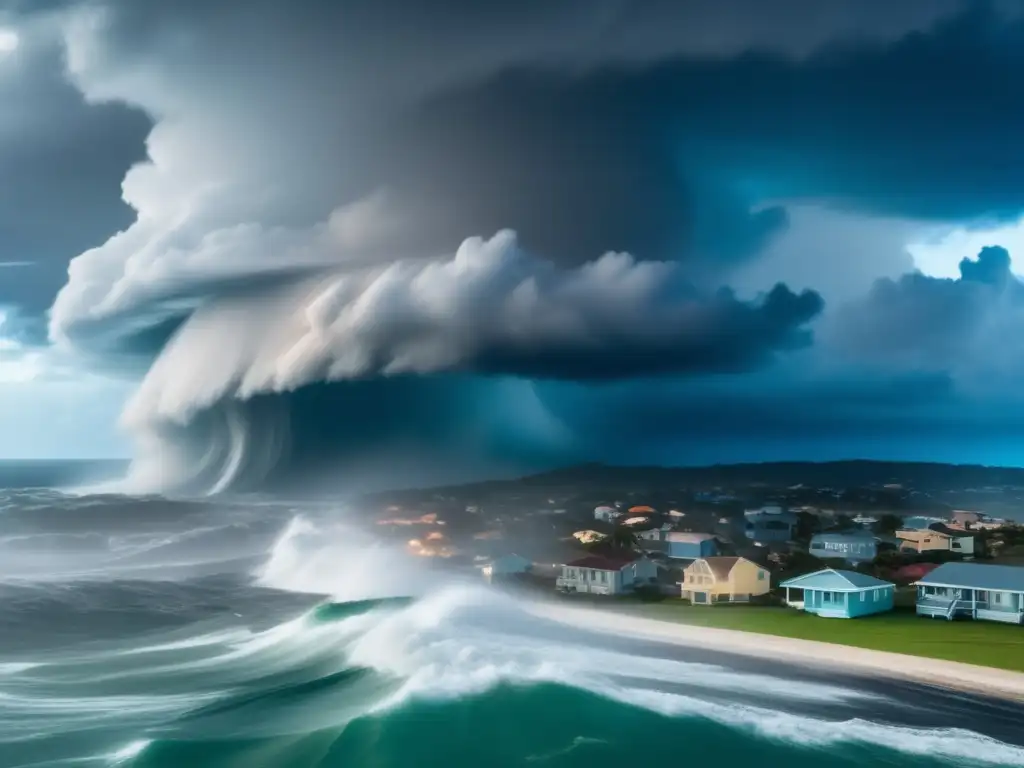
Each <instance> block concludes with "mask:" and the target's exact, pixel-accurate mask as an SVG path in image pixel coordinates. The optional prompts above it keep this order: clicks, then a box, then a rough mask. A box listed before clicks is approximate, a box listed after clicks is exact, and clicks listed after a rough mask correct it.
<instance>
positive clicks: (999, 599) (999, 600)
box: [992, 592, 1003, 605]
mask: <svg viewBox="0 0 1024 768" xmlns="http://www.w3.org/2000/svg"><path fill="white" fill-rule="evenodd" d="M992 602H993V603H995V604H996V605H1002V604H1003V593H1002V592H993V593H992Z"/></svg>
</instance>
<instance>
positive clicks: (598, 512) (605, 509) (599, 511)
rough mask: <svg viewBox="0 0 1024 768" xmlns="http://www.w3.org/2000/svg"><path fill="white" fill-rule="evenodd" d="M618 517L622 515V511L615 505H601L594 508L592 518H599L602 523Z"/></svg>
mask: <svg viewBox="0 0 1024 768" xmlns="http://www.w3.org/2000/svg"><path fill="white" fill-rule="evenodd" d="M620 517H622V513H621V512H620V511H619V510H617V509H616V508H615V507H609V506H607V505H602V506H600V507H597V508H596V509H595V510H594V519H595V520H600V521H601V522H602V523H614V522H615V521H616V520H618V519H619V518H620Z"/></svg>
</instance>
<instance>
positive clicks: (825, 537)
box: [810, 531, 896, 563]
mask: <svg viewBox="0 0 1024 768" xmlns="http://www.w3.org/2000/svg"><path fill="white" fill-rule="evenodd" d="M886 548H888V549H892V550H895V549H896V544H895V543H892V542H889V541H886V540H885V539H884V538H882V537H879V536H875V535H874V534H873V533H869V532H867V531H831V532H825V533H816V534H814V536H812V537H811V546H810V552H811V554H812V555H814V556H815V557H819V558H821V559H823V560H827V559H829V558H835V559H837V560H845V561H846V562H848V563H868V562H871V561H872V560H874V559H875V558H876V557H878V553H879V551H884V550H885V549H886Z"/></svg>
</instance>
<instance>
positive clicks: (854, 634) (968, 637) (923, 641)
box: [606, 599, 1024, 672]
mask: <svg viewBox="0 0 1024 768" xmlns="http://www.w3.org/2000/svg"><path fill="white" fill-rule="evenodd" d="M606 605H607V607H609V608H612V609H613V610H617V611H623V612H627V613H631V614H634V615H639V616H644V617H647V618H651V619H660V620H662V621H677V622H681V623H684V624H692V625H696V626H702V627H717V628H720V629H736V630H741V631H744V632H759V633H761V634H766V635H781V636H783V637H799V638H802V639H804V640H818V641H821V642H825V643H839V644H841V645H852V646H856V647H858V648H870V649H872V650H877V651H891V652H894V653H907V654H911V655H914V656H926V657H929V658H934V659H948V660H950V661H960V662H964V663H967V664H979V665H982V666H986V667H997V668H999V669H1010V670H1014V671H1016V672H1024V626H1017V625H1009V624H998V623H994V622H988V621H963V620H960V621H946V620H944V619H929V618H924V617H919V616H917V615H915V614H914V613H913V612H912V611H909V610H896V611H892V612H890V613H882V614H876V615H874V616H865V617H862V618H857V619H823V618H819V617H818V616H814V615H812V614H808V613H804V612H803V611H798V610H796V609H793V608H782V607H763V606H752V605H718V606H708V607H705V606H691V605H689V604H688V603H684V602H683V601H681V600H671V599H669V600H665V601H662V602H656V603H639V602H632V601H628V602H627V601H617V600H616V601H614V602H609V603H607V604H606Z"/></svg>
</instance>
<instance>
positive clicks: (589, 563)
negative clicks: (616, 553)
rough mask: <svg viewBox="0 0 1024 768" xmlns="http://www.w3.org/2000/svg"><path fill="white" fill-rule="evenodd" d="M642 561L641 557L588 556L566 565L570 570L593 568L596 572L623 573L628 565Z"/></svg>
mask: <svg viewBox="0 0 1024 768" xmlns="http://www.w3.org/2000/svg"><path fill="white" fill-rule="evenodd" d="M639 559H640V556H639V555H637V556H634V557H630V556H622V557H613V556H611V555H607V556H605V555H588V556H587V557H581V558H580V559H579V560H573V561H572V562H571V563H566V565H567V566H569V567H570V568H592V569H594V570H595V571H621V570H622V569H623V568H625V567H626V566H627V565H631V564H632V563H635V562H636V561H637V560H639Z"/></svg>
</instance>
